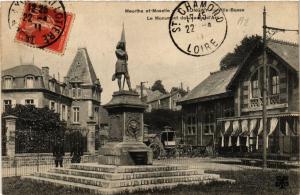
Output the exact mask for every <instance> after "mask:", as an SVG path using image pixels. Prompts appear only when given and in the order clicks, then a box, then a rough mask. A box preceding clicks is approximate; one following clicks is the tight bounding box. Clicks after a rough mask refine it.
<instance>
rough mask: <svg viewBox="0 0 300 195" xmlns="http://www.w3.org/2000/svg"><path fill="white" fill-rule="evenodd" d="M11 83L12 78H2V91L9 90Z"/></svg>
mask: <svg viewBox="0 0 300 195" xmlns="http://www.w3.org/2000/svg"><path fill="white" fill-rule="evenodd" d="M12 83H13V78H12V77H5V78H4V89H11V88H12Z"/></svg>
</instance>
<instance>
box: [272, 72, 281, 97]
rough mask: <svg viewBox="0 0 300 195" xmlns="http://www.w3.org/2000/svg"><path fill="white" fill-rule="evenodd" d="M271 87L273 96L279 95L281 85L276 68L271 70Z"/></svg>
mask: <svg viewBox="0 0 300 195" xmlns="http://www.w3.org/2000/svg"><path fill="white" fill-rule="evenodd" d="M270 78H271V81H270V86H271V89H270V91H271V93H272V95H276V94H279V89H280V84H279V76H278V73H277V71H276V70H275V69H274V68H270Z"/></svg>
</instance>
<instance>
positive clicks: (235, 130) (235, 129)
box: [231, 121, 240, 136]
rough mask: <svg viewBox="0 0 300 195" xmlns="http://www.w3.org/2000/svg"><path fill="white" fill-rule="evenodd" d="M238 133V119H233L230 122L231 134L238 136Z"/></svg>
mask: <svg viewBox="0 0 300 195" xmlns="http://www.w3.org/2000/svg"><path fill="white" fill-rule="evenodd" d="M239 133H240V124H239V121H233V123H232V133H231V135H232V136H238V135H239Z"/></svg>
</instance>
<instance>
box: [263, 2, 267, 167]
mask: <svg viewBox="0 0 300 195" xmlns="http://www.w3.org/2000/svg"><path fill="white" fill-rule="evenodd" d="M266 30H267V29H266V8H265V7H264V12H263V90H262V91H263V99H262V111H263V113H262V120H263V168H267V110H266V106H267V105H266V103H267V102H266V100H267V67H266V66H267V64H266V60H267V59H266Z"/></svg>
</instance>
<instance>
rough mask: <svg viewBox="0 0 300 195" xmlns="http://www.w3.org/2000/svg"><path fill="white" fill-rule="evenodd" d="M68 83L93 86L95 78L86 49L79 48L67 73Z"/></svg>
mask: <svg viewBox="0 0 300 195" xmlns="http://www.w3.org/2000/svg"><path fill="white" fill-rule="evenodd" d="M67 77H69V81H70V82H81V83H83V84H94V83H95V82H97V76H96V73H95V71H94V68H93V65H92V63H91V60H90V57H89V55H88V52H87V49H86V48H79V49H78V50H77V53H76V56H75V58H74V60H73V62H72V64H71V66H70V68H69V71H68V73H67Z"/></svg>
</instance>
